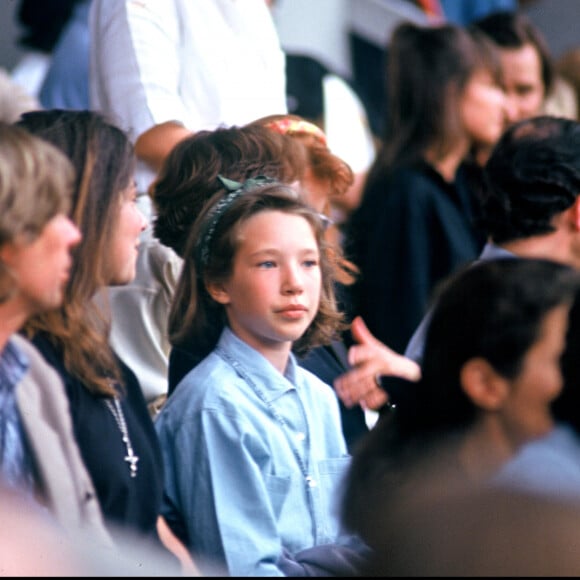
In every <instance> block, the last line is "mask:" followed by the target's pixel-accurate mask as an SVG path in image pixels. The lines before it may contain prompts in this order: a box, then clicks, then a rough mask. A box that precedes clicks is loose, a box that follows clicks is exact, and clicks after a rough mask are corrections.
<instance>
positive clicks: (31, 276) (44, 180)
mask: <svg viewBox="0 0 580 580" xmlns="http://www.w3.org/2000/svg"><path fill="white" fill-rule="evenodd" d="M73 179H74V172H73V168H72V166H71V164H70V162H69V161H68V159H67V158H66V157H65V156H64V155H63V154H62V153H61V152H60V151H59V150H58V149H57V148H56V147H53V146H51V145H49V144H48V143H46V142H45V141H43V140H41V139H38V138H36V137H34V136H32V135H30V134H29V133H28V132H26V131H24V130H23V129H21V128H19V127H15V126H13V125H8V124H6V123H0V305H4V306H6V305H7V304H8V303H10V304H11V307H12V308H13V310H14V312H13V314H12V316H13V318H14V320H15V321H16V326H18V323H19V324H23V323H24V322H25V321H26V319H27V318H28V317H29V316H31V315H33V314H37V313H39V312H43V311H44V310H47V309H53V308H56V307H58V306H60V304H61V303H62V301H63V298H64V293H65V286H66V283H67V280H68V278H69V275H70V268H71V262H72V260H71V255H70V252H71V249H72V248H73V246H75V245H76V244H78V242H79V241H80V233H79V231H78V229H77V228H76V227H75V226H74V225H73V224H72V223H71V221H70V220H69V219H68V217H67V214H68V211H69V208H70V203H71V197H72V191H73ZM3 326H5V327H7V326H9V324H8V321H7V320H5V321H4V325H3ZM11 330H13V331H14V330H17V328H12V327H11Z"/></svg>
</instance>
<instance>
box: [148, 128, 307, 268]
mask: <svg viewBox="0 0 580 580" xmlns="http://www.w3.org/2000/svg"><path fill="white" fill-rule="evenodd" d="M305 165H306V152H305V150H304V149H303V148H302V147H301V146H300V145H299V144H298V143H295V142H293V141H291V140H288V139H286V138H284V137H283V136H281V135H278V134H276V133H274V132H273V131H270V130H269V129H268V128H266V127H263V126H261V125H259V124H254V125H248V126H245V127H228V128H226V127H219V128H217V129H215V130H213V131H210V130H207V131H198V132H197V133H195V134H194V135H192V136H191V137H187V138H185V139H184V140H183V141H181V142H180V143H178V144H177V145H176V146H175V147H174V148H173V150H172V151H171V153H170V154H169V156H168V157H167V160H166V161H165V163H164V164H163V167H162V168H161V170H160V172H159V175H158V177H157V179H156V181H155V182H154V183H153V184H152V185H151V187H150V191H149V195H150V196H151V199H152V200H153V205H154V207H155V213H156V217H155V219H154V222H153V232H154V234H155V236H156V237H157V238H158V239H159V241H160V242H161V243H162V244H164V245H166V246H168V247H170V248H171V249H173V250H174V251H175V252H176V253H177V254H178V255H179V256H181V257H184V251H185V243H186V241H187V236H188V235H189V232H190V230H191V226H192V225H193V222H194V221H195V220H196V218H197V217H198V215H199V214H200V213H201V210H202V208H203V206H204V205H205V204H206V203H207V202H208V200H209V199H210V198H211V197H212V196H213V195H214V194H216V193H217V192H218V191H222V192H225V190H224V188H223V185H222V183H221V182H220V180H219V179H218V175H220V174H221V175H224V176H227V177H228V178H229V179H233V180H236V181H245V180H246V179H249V178H251V177H257V176H258V175H265V176H267V177H272V178H275V179H278V180H279V181H282V182H284V183H294V182H298V181H299V180H300V179H301V178H302V175H303V171H304V167H305Z"/></svg>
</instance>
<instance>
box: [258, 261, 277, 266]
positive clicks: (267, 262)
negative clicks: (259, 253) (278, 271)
mask: <svg viewBox="0 0 580 580" xmlns="http://www.w3.org/2000/svg"><path fill="white" fill-rule="evenodd" d="M258 266H259V267H260V268H275V267H276V262H274V261H273V260H264V261H263V262H260V263H259V264H258Z"/></svg>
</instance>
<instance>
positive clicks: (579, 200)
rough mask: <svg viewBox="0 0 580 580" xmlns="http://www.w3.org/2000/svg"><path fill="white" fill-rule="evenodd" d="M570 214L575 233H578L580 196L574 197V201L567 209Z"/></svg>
mask: <svg viewBox="0 0 580 580" xmlns="http://www.w3.org/2000/svg"><path fill="white" fill-rule="evenodd" d="M568 211H569V212H570V220H571V223H572V225H573V227H574V228H575V229H576V231H578V232H580V195H578V196H577V197H576V201H574V203H573V204H572V206H571V207H570V208H569V209H568Z"/></svg>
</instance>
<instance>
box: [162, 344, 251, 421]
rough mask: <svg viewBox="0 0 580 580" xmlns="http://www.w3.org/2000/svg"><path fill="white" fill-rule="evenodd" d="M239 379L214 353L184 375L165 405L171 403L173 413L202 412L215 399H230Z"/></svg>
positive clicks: (231, 368)
mask: <svg viewBox="0 0 580 580" xmlns="http://www.w3.org/2000/svg"><path fill="white" fill-rule="evenodd" d="M240 380H241V379H240V378H239V376H238V375H237V373H236V372H235V370H234V369H233V367H231V365H229V364H227V363H225V361H224V360H223V359H222V358H221V357H220V356H218V355H217V354H216V352H215V351H213V352H211V353H210V354H208V355H207V356H206V357H205V358H204V359H202V360H201V361H200V362H199V363H198V364H197V365H196V366H194V367H193V368H192V369H191V370H190V371H189V372H188V373H187V374H186V375H184V377H183V378H182V379H181V380H180V381H179V383H178V384H177V386H176V387H175V390H174V391H173V393H172V394H171V396H170V397H169V399H168V401H167V403H166V406H168V405H169V403H171V408H172V409H173V411H172V412H174V413H175V412H177V413H183V412H185V411H186V410H187V409H189V410H191V409H193V408H196V407H198V408H200V409H201V408H202V407H204V406H206V405H208V404H211V402H212V401H215V400H217V399H220V398H225V399H229V397H230V395H229V392H230V390H235V388H236V387H235V385H236V384H237V383H238V382H239V381H240Z"/></svg>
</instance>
